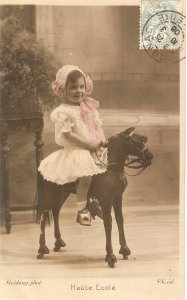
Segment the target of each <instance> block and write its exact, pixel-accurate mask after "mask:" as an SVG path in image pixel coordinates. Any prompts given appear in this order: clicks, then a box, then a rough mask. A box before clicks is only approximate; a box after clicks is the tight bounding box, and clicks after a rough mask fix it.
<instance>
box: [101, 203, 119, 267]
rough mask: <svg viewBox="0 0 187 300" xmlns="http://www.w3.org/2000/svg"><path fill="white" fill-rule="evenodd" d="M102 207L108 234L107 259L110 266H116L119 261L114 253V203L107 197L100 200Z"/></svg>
mask: <svg viewBox="0 0 187 300" xmlns="http://www.w3.org/2000/svg"><path fill="white" fill-rule="evenodd" d="M100 204H101V208H102V211H103V222H104V228H105V235H106V253H107V255H106V257H105V261H106V262H108V265H109V267H111V268H114V265H115V263H116V262H117V259H116V256H115V255H114V253H113V248H112V238H111V235H112V218H111V209H112V204H111V201H110V199H108V197H106V199H105V200H104V201H101V202H100Z"/></svg>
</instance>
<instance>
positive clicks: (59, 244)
mask: <svg viewBox="0 0 187 300" xmlns="http://www.w3.org/2000/svg"><path fill="white" fill-rule="evenodd" d="M65 246H66V243H65V242H64V241H63V240H62V239H60V240H58V241H56V242H55V247H54V248H53V251H54V252H58V251H59V250H60V249H61V247H65Z"/></svg>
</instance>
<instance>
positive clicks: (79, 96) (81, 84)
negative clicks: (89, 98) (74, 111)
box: [65, 77, 86, 104]
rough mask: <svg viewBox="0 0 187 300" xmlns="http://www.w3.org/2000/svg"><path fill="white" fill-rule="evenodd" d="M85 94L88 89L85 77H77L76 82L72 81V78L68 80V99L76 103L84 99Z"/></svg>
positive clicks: (66, 94) (66, 95) (66, 93)
mask: <svg viewBox="0 0 187 300" xmlns="http://www.w3.org/2000/svg"><path fill="white" fill-rule="evenodd" d="M85 96H86V89H85V81H84V78H83V77H79V78H77V79H76V80H75V81H74V82H71V81H70V80H68V81H67V84H66V92H65V97H66V100H67V101H69V102H71V103H74V104H79V103H80V102H81V101H83V100H84V98H85Z"/></svg>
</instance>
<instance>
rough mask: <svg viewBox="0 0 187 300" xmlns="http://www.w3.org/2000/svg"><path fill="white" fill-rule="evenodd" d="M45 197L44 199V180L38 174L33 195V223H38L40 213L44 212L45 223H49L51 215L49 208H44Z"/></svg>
mask: <svg viewBox="0 0 187 300" xmlns="http://www.w3.org/2000/svg"><path fill="white" fill-rule="evenodd" d="M45 203H46V199H45V180H44V179H43V177H42V175H41V174H40V173H39V174H38V184H37V189H36V193H35V197H34V205H33V219H34V223H37V224H38V223H40V219H41V215H42V213H43V212H45V217H46V224H48V225H50V224H51V221H52V218H53V215H52V212H51V209H50V210H49V209H46V206H45Z"/></svg>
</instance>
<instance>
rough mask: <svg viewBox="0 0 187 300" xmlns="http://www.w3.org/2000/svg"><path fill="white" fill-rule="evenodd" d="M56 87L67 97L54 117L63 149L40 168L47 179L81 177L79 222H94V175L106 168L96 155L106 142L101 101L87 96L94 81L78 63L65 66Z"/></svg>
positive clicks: (65, 180) (64, 180)
mask: <svg viewBox="0 0 187 300" xmlns="http://www.w3.org/2000/svg"><path fill="white" fill-rule="evenodd" d="M52 89H53V92H54V94H55V95H57V96H60V97H62V100H63V103H62V104H61V105H60V106H58V107H57V108H56V109H55V110H54V111H53V112H52V113H51V116H50V118H51V120H52V121H53V122H55V142H56V143H57V144H58V145H60V146H63V148H62V149H60V150H58V151H55V152H53V153H52V154H51V155H49V156H48V157H46V158H45V159H44V160H42V161H41V164H40V166H39V169H38V170H39V171H40V172H41V174H42V175H43V178H44V179H46V180H48V181H52V182H55V183H56V184H65V183H68V182H74V181H76V180H77V179H79V185H78V188H77V201H78V202H77V204H78V214H77V222H78V223H80V224H81V225H91V218H90V213H89V211H88V210H86V209H85V206H86V201H87V193H88V189H89V186H90V183H91V176H92V175H94V174H98V173H103V172H105V171H106V168H105V166H104V165H99V164H98V163H97V162H96V161H95V156H94V154H93V153H94V152H93V150H97V149H98V148H99V145H100V144H101V142H105V135H104V132H103V130H102V123H101V120H100V119H99V114H98V111H97V108H98V107H99V102H98V101H96V100H94V99H92V98H89V97H87V95H90V94H91V93H92V90H93V82H92V80H91V78H90V77H88V76H86V75H85V74H84V72H83V71H82V70H81V69H80V68H79V67H77V66H73V65H65V66H63V67H62V68H61V69H60V70H59V71H58V72H57V75H56V80H55V81H54V82H53V83H52Z"/></svg>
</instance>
